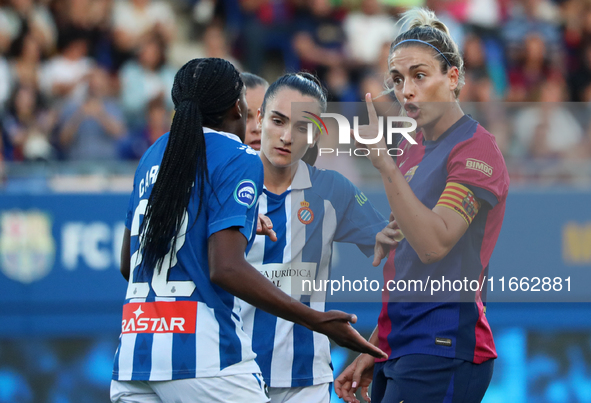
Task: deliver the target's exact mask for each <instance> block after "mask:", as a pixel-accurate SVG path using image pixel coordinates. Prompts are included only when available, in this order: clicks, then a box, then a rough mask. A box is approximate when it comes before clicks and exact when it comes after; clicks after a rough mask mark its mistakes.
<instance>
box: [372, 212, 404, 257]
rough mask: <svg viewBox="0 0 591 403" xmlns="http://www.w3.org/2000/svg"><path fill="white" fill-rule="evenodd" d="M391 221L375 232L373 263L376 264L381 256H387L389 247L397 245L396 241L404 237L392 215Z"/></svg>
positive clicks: (392, 247)
mask: <svg viewBox="0 0 591 403" xmlns="http://www.w3.org/2000/svg"><path fill="white" fill-rule="evenodd" d="M390 218H391V221H390V222H389V223H388V225H386V226H385V227H384V229H383V230H381V231H380V232H378V233H377V234H376V244H375V246H374V254H373V263H372V264H373V265H374V267H375V266H378V265H379V264H380V262H381V261H382V259H383V258H385V257H386V256H388V253H390V250H391V249H394V248H396V247H397V246H398V243H399V242H400V241H402V239H403V238H404V234H403V233H402V231H400V227H398V223H397V222H396V220H394V219H393V218H394V217H392V216H391V217H390Z"/></svg>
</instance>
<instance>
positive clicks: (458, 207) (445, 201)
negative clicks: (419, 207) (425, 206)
mask: <svg viewBox="0 0 591 403" xmlns="http://www.w3.org/2000/svg"><path fill="white" fill-rule="evenodd" d="M437 206H442V207H447V208H449V209H452V210H453V211H455V212H456V213H458V214H459V215H461V216H462V218H463V219H464V221H466V224H468V225H470V223H471V222H472V220H473V219H474V217H476V214H478V209H479V208H480V203H479V202H478V200H476V197H475V196H474V193H473V192H472V191H471V190H470V189H468V188H467V187H466V186H464V185H460V184H459V183H454V182H448V183H447V185H445V189H444V190H443V193H442V194H441V197H440V198H439V200H438V201H437V205H436V206H435V207H437Z"/></svg>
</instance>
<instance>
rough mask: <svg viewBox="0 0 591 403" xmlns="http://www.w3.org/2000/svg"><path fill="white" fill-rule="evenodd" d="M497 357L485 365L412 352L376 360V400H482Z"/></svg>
mask: <svg viewBox="0 0 591 403" xmlns="http://www.w3.org/2000/svg"><path fill="white" fill-rule="evenodd" d="M493 365H494V360H488V361H485V362H484V363H482V364H474V363H472V362H468V361H464V360H459V359H454V358H445V357H438V356H434V355H423V354H412V355H405V356H403V357H400V358H396V359H393V360H388V361H385V362H379V363H376V365H375V368H374V373H373V383H372V391H371V402H372V403H400V402H402V401H404V403H479V402H480V401H481V400H482V398H483V397H484V393H485V392H486V389H487V388H488V385H489V383H490V380H491V378H492V373H493Z"/></svg>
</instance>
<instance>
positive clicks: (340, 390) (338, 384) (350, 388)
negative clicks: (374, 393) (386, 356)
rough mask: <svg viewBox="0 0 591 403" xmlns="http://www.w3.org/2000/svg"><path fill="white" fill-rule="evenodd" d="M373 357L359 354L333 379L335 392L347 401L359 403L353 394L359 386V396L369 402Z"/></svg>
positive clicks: (348, 402)
mask: <svg viewBox="0 0 591 403" xmlns="http://www.w3.org/2000/svg"><path fill="white" fill-rule="evenodd" d="M374 362H375V361H374V358H373V357H372V356H370V355H367V354H361V355H359V356H358V357H357V358H356V359H355V360H354V361H353V362H352V363H351V364H350V365H349V366H348V367H347V368H345V370H344V371H343V372H342V373H341V374H340V375H339V376H338V378H337V379H335V381H334V386H335V392H336V394H337V396H338V397H340V398H341V399H343V400H344V401H346V402H347V403H360V402H359V399H357V397H356V396H355V392H356V391H357V388H359V387H361V397H362V398H363V400H365V401H366V402H368V403H369V402H371V399H370V397H369V394H368V388H369V385H370V384H371V381H372V379H373V368H374Z"/></svg>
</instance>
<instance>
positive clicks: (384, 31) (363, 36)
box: [343, 0, 397, 71]
mask: <svg viewBox="0 0 591 403" xmlns="http://www.w3.org/2000/svg"><path fill="white" fill-rule="evenodd" d="M343 29H344V30H345V34H346V36H347V46H346V48H347V51H348V56H349V58H350V59H351V62H352V63H353V64H354V65H357V66H359V67H365V68H367V67H373V66H374V65H375V64H376V62H377V61H378V59H379V58H380V54H381V51H382V45H383V44H384V43H387V44H388V45H390V44H391V43H392V41H393V40H394V38H395V37H396V33H397V29H396V24H395V20H394V19H393V18H392V17H391V16H389V15H387V14H385V13H384V9H383V6H382V4H381V3H380V2H379V1H378V0H365V1H363V2H361V8H360V10H359V11H355V12H351V13H349V14H348V15H347V17H346V18H345V20H344V22H343ZM383 68H384V67H383V66H382V67H381V69H380V70H378V71H381V70H382V69H383Z"/></svg>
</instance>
